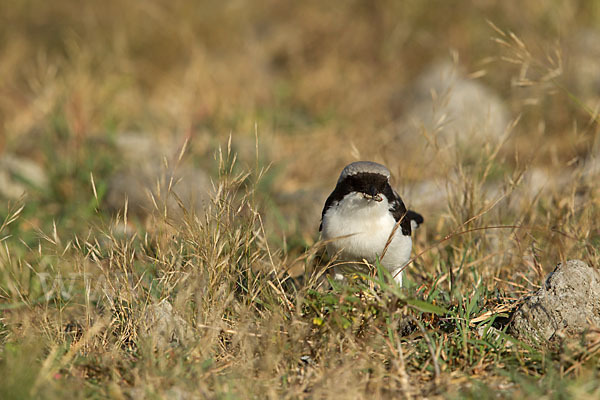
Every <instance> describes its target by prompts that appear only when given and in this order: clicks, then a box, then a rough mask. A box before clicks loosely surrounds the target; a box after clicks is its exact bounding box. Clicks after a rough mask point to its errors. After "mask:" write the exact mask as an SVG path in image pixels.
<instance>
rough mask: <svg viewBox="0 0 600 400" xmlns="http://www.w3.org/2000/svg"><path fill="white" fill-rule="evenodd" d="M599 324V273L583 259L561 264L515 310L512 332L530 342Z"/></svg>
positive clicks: (549, 338)
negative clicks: (539, 287) (540, 286)
mask: <svg viewBox="0 0 600 400" xmlns="http://www.w3.org/2000/svg"><path fill="white" fill-rule="evenodd" d="M590 325H592V326H600V273H599V272H598V270H596V269H594V268H591V267H589V266H588V265H587V264H586V263H584V262H583V261H580V260H569V261H567V262H565V263H560V264H558V265H557V266H556V268H555V269H554V271H553V272H552V273H550V274H549V275H548V277H547V278H546V281H545V283H544V285H543V286H542V288H541V289H539V290H538V291H537V292H536V293H535V294H534V295H533V296H531V297H529V298H527V299H526V300H525V302H524V303H523V305H522V306H521V307H520V308H519V309H518V310H517V311H516V312H515V314H514V316H513V320H512V323H511V325H510V329H509V332H510V333H511V334H513V335H514V336H516V337H517V338H519V339H521V340H524V341H526V342H530V343H544V342H546V341H548V340H551V339H553V338H555V337H560V336H563V335H567V336H571V335H577V334H580V333H582V332H584V331H585V330H586V329H587V328H589V327H590Z"/></svg>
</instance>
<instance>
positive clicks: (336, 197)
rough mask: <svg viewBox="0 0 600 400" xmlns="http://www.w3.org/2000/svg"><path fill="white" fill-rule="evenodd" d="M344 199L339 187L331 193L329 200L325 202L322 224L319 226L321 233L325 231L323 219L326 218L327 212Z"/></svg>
mask: <svg viewBox="0 0 600 400" xmlns="http://www.w3.org/2000/svg"><path fill="white" fill-rule="evenodd" d="M343 197H344V196H343V195H341V193H340V191H339V190H338V188H337V187H336V188H335V190H334V191H333V192H331V194H330V195H329V197H327V200H325V206H323V212H321V224H320V225H319V232H321V231H322V230H323V217H324V216H325V213H326V212H327V210H329V207H331V206H332V205H333V203H334V202H336V201H340V200H341V199H342V198H343Z"/></svg>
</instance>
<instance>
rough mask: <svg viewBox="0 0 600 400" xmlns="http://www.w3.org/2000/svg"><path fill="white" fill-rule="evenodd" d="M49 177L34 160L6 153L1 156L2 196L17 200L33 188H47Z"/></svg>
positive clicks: (0, 185)
mask: <svg viewBox="0 0 600 400" xmlns="http://www.w3.org/2000/svg"><path fill="white" fill-rule="evenodd" d="M47 187H48V177H47V175H46V173H45V172H44V170H43V169H42V167H40V166H39V165H38V164H37V163H35V162H34V161H32V160H28V159H26V158H21V157H17V156H14V155H11V154H4V155H2V156H1V157H0V196H1V197H4V198H7V199H10V200H15V199H18V198H20V197H21V196H23V195H24V194H26V193H27V192H28V191H29V190H30V189H31V188H35V189H38V190H45V189H47Z"/></svg>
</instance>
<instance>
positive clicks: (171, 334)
mask: <svg viewBox="0 0 600 400" xmlns="http://www.w3.org/2000/svg"><path fill="white" fill-rule="evenodd" d="M144 324H145V326H143V327H142V329H143V333H144V335H143V336H148V337H150V338H151V339H152V340H153V341H155V343H156V347H157V348H158V349H165V348H167V347H168V346H170V345H171V343H185V342H188V341H190V340H191V339H192V337H193V334H192V329H191V328H190V326H189V324H188V323H187V322H186V321H185V320H184V319H183V318H181V317H180V316H179V315H177V314H176V313H175V310H173V306H172V305H171V303H169V302H168V301H162V302H160V303H157V304H153V305H151V306H149V307H148V308H147V309H146V313H145V319H144Z"/></svg>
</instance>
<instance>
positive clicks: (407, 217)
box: [388, 190, 423, 236]
mask: <svg viewBox="0 0 600 400" xmlns="http://www.w3.org/2000/svg"><path fill="white" fill-rule="evenodd" d="M392 194H393V196H389V197H388V198H391V199H392V200H391V208H390V211H391V212H392V215H393V216H394V219H395V220H396V222H398V221H401V222H400V227H401V228H402V234H403V235H405V236H408V235H410V234H411V231H412V229H411V221H415V223H416V224H417V226H419V225H420V224H422V223H423V216H422V215H421V214H419V213H416V212H414V211H412V210H407V209H406V206H405V205H404V202H403V201H402V198H401V197H400V195H398V193H396V191H395V190H393V191H392Z"/></svg>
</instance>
